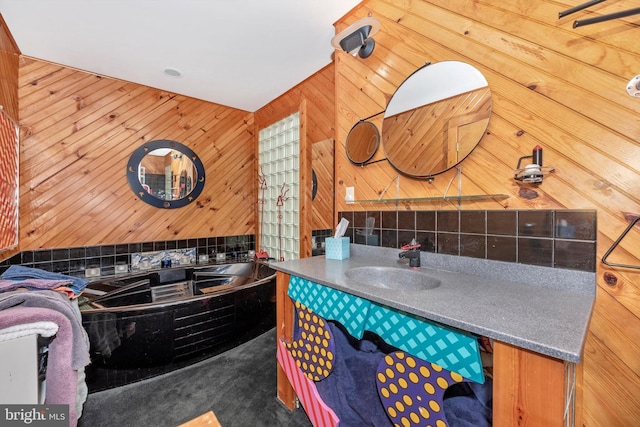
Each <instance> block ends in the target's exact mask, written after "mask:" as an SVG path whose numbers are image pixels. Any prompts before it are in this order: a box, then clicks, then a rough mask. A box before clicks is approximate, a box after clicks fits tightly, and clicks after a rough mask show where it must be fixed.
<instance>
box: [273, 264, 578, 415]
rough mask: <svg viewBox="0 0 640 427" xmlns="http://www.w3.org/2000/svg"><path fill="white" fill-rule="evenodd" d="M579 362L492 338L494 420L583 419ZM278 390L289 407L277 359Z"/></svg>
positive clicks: (282, 325)
mask: <svg viewBox="0 0 640 427" xmlns="http://www.w3.org/2000/svg"><path fill="white" fill-rule="evenodd" d="M290 280H291V275H290V274H288V273H285V272H282V271H278V272H277V281H276V299H277V319H276V325H277V339H278V340H280V339H281V338H282V339H284V340H286V341H288V342H291V340H292V338H293V321H294V305H293V301H292V300H291V298H290V297H289V295H288V290H289V284H290ZM581 368H582V366H581V364H575V363H570V362H565V361H563V360H559V359H555V358H553V357H549V356H545V355H542V354H539V353H536V352H533V351H530V350H527V349H523V348H519V347H516V346H513V345H511V344H508V343H504V342H501V341H497V340H494V354H493V375H494V377H493V425H494V426H496V427H502V426H504V427H513V426H559V427H560V426H564V425H581V419H580V416H579V414H580V400H581V399H580V398H581V390H580V387H579V384H581ZM277 369H278V385H277V396H278V399H279V400H280V401H282V402H283V403H284V405H285V406H287V407H288V408H289V409H293V408H294V407H295V406H296V404H297V403H296V395H295V392H294V390H293V388H292V387H291V384H290V383H289V380H288V378H287V376H286V375H285V373H284V371H283V370H282V368H281V367H280V366H279V365H278V367H277Z"/></svg>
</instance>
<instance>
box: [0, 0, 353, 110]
mask: <svg viewBox="0 0 640 427" xmlns="http://www.w3.org/2000/svg"><path fill="white" fill-rule="evenodd" d="M358 3H360V1H359V0H0V13H1V14H2V16H3V18H4V20H5V22H6V23H7V26H8V27H9V30H10V31H11V34H12V35H13V37H14V39H15V40H16V43H17V44H18V47H19V48H20V50H21V52H22V54H24V55H27V56H32V57H34V58H38V59H43V60H46V61H51V62H55V63H58V64H62V65H65V66H68V67H73V68H77V69H80V70H85V71H89V72H91V73H96V74H101V75H104V76H109V77H114V78H118V79H122V80H127V81H130V82H134V83H139V84H143V85H147V86H151V87H155V88H159V89H163V90H166V91H169V92H173V93H179V94H182V95H187V96H191V97H194V98H199V99H203V100H206V101H211V102H215V103H218V104H222V105H227V106H230V107H234V108H239V109H242V110H246V111H252V112H253V111H256V110H257V109H259V108H261V107H262V106H264V105H266V104H267V103H269V102H270V101H272V100H273V99H275V98H277V97H278V96H280V95H282V94H283V93H284V92H286V91H287V90H288V89H291V88H292V87H293V86H295V85H297V84H298V83H300V82H302V81H303V80H305V79H306V78H307V77H309V76H311V75H312V74H314V73H315V72H317V71H318V70H320V69H321V68H323V67H324V66H326V65H327V64H329V63H330V62H331V60H332V57H331V55H332V54H333V52H334V48H333V47H332V46H331V38H332V37H333V35H334V34H335V30H334V27H333V24H334V22H336V21H337V20H338V19H340V18H341V17H342V16H343V15H345V14H346V13H347V12H348V11H349V10H351V9H352V8H353V7H355V6H356V5H357V4H358ZM165 68H174V69H177V70H179V71H180V72H181V74H182V76H181V77H170V76H168V75H166V74H165V73H164V69H165Z"/></svg>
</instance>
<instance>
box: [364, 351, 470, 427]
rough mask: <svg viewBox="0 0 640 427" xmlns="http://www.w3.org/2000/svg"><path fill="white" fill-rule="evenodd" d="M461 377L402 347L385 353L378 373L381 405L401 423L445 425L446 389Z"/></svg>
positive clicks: (393, 418) (391, 416) (377, 381)
mask: <svg viewBox="0 0 640 427" xmlns="http://www.w3.org/2000/svg"><path fill="white" fill-rule="evenodd" d="M462 381H466V380H465V379H464V378H463V377H462V376H461V375H459V374H456V373H453V372H450V371H448V370H446V369H444V368H442V367H441V366H439V365H436V364H434V363H429V362H425V361H424V360H422V359H418V358H416V357H413V356H411V355H410V354H407V353H405V352H402V351H397V352H394V353H390V354H388V355H387V356H385V358H384V359H383V360H382V361H381V362H380V364H379V365H378V370H377V374H376V384H377V387H378V394H379V395H380V400H381V401H382V405H383V406H384V408H385V411H386V412H387V415H388V416H389V418H390V419H391V421H392V422H393V424H394V425H395V426H402V427H411V426H416V427H417V426H421V427H426V426H433V427H446V426H447V422H446V417H445V414H444V409H443V399H444V392H445V391H446V389H447V388H448V387H449V386H450V385H453V384H455V383H459V382H462Z"/></svg>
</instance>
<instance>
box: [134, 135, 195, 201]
mask: <svg viewBox="0 0 640 427" xmlns="http://www.w3.org/2000/svg"><path fill="white" fill-rule="evenodd" d="M160 148H169V149H172V150H176V151H179V152H181V153H182V154H184V155H185V156H187V157H189V159H190V160H191V161H192V162H193V165H194V167H195V168H196V174H197V179H196V182H195V185H194V187H193V190H191V192H190V193H189V194H187V195H186V196H185V197H183V198H182V199H178V200H163V199H160V198H158V197H154V196H153V195H151V194H149V193H148V192H147V191H146V190H145V189H144V188H143V187H142V184H141V183H140V180H139V179H138V168H139V166H140V163H141V162H142V159H143V157H144V156H146V155H147V154H149V153H150V152H152V151H153V150H157V149H160ZM127 180H128V181H129V186H130V187H131V190H133V192H134V193H135V195H136V196H138V197H139V198H140V200H142V201H143V202H145V203H148V204H150V205H151V206H155V207H157V208H165V209H175V208H181V207H183V206H186V205H188V204H189V203H191V202H193V201H194V200H195V199H196V198H197V197H198V196H199V195H200V193H202V189H203V188H204V181H205V174H204V165H203V164H202V161H201V160H200V158H199V157H198V155H197V154H196V153H194V152H193V150H191V149H190V148H189V147H187V146H186V145H183V144H180V143H179V142H176V141H172V140H170V139H157V140H154V141H149V142H148V143H146V144H143V145H141V146H140V147H138V148H137V149H136V150H135V151H134V152H133V154H132V155H131V157H130V158H129V162H128V163H127Z"/></svg>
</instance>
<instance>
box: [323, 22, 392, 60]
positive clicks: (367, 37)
mask: <svg viewBox="0 0 640 427" xmlns="http://www.w3.org/2000/svg"><path fill="white" fill-rule="evenodd" d="M379 29H380V21H378V20H377V19H376V18H371V17H367V18H362V19H360V20H358V21H356V22H354V23H353V24H351V25H349V26H348V27H347V28H345V29H344V30H342V31H340V32H339V33H338V34H336V35H335V36H334V37H333V38H332V39H331V45H332V46H333V47H335V48H336V49H342V50H344V51H345V52H348V53H349V54H351V55H353V56H356V55H358V56H359V57H360V58H368V57H369V56H370V55H371V53H372V52H373V49H374V48H375V46H376V41H375V40H374V39H373V35H374V34H375V33H377V32H378V30H379Z"/></svg>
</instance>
